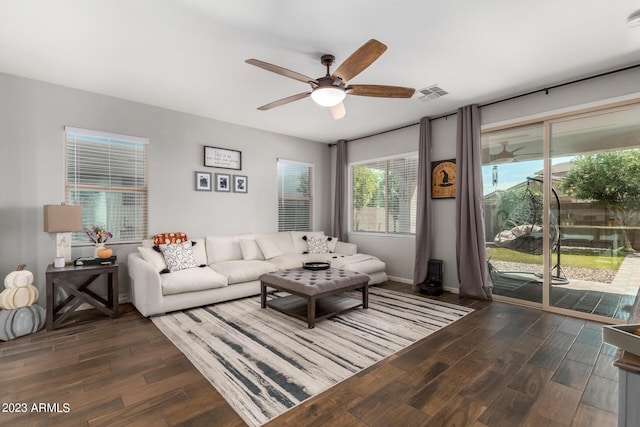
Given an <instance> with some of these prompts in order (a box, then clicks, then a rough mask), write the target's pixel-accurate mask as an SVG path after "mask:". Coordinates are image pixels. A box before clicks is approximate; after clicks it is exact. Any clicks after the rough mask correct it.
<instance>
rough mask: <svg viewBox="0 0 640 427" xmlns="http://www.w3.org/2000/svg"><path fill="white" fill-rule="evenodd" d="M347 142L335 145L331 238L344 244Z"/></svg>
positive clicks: (345, 238)
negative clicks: (334, 184)
mask: <svg viewBox="0 0 640 427" xmlns="http://www.w3.org/2000/svg"><path fill="white" fill-rule="evenodd" d="M348 176H349V175H348V160H347V141H345V140H344V139H342V140H340V141H338V143H337V144H336V189H335V203H334V211H333V236H334V237H337V238H338V240H340V241H342V242H346V241H347V238H348V235H347V227H348V225H347V207H348V203H349V202H348V200H347V194H348V191H347V185H348V183H347V179H348Z"/></svg>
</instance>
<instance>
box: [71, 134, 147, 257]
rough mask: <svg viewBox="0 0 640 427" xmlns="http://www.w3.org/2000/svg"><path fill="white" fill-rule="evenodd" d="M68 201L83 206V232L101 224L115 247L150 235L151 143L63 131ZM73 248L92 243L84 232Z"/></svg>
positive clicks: (79, 233)
mask: <svg viewBox="0 0 640 427" xmlns="http://www.w3.org/2000/svg"><path fill="white" fill-rule="evenodd" d="M65 139H66V155H65V158H66V174H65V176H66V183H65V199H66V202H67V203H68V204H70V205H80V206H82V227H83V228H84V229H88V228H91V227H93V226H94V225H101V226H103V227H104V228H105V229H106V230H108V231H110V232H111V233H112V234H113V238H112V239H110V240H109V241H110V242H112V243H126V242H139V241H141V240H142V239H144V238H145V237H146V235H147V142H148V140H146V139H144V138H139V137H131V136H127V135H117V134H109V133H105V132H98V131H92V130H87V129H77V128H70V127H66V128H65ZM72 243H73V244H76V245H79V244H83V243H90V241H89V240H88V238H87V236H86V234H85V233H84V232H76V233H73V235H72Z"/></svg>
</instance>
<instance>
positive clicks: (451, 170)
mask: <svg viewBox="0 0 640 427" xmlns="http://www.w3.org/2000/svg"><path fill="white" fill-rule="evenodd" d="M455 197H456V159H450V160H441V161H439V162H432V163H431V198H432V199H454V198H455Z"/></svg>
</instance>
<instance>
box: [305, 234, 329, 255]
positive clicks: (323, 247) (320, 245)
mask: <svg viewBox="0 0 640 427" xmlns="http://www.w3.org/2000/svg"><path fill="white" fill-rule="evenodd" d="M307 247H308V249H309V253H310V254H326V253H328V252H329V245H328V244H327V237H325V236H322V237H307Z"/></svg>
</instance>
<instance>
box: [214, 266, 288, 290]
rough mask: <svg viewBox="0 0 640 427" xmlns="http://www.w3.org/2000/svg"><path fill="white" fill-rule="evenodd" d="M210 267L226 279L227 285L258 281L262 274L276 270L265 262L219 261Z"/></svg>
mask: <svg viewBox="0 0 640 427" xmlns="http://www.w3.org/2000/svg"><path fill="white" fill-rule="evenodd" d="M209 267H211V268H212V269H213V270H214V271H216V272H217V273H220V274H222V275H223V276H225V277H226V278H227V281H228V283H229V284H230V285H231V284H233V283H241V282H249V281H251V280H258V277H260V276H261V275H262V274H264V273H270V272H272V271H276V270H278V268H277V267H276V266H274V265H273V264H270V263H268V262H265V261H258V260H252V261H244V260H241V261H238V260H231V261H220V262H216V263H213V264H211V265H210V266H209Z"/></svg>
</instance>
